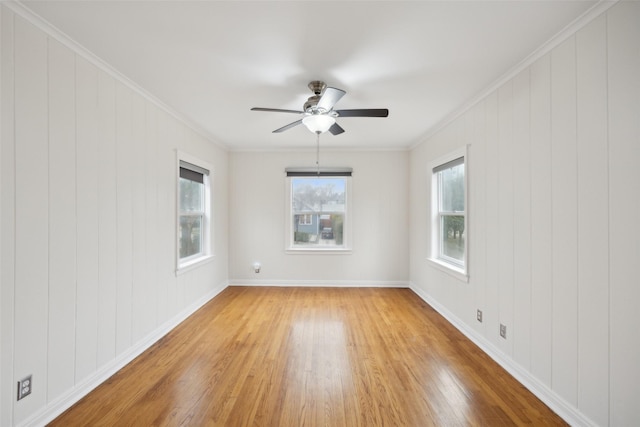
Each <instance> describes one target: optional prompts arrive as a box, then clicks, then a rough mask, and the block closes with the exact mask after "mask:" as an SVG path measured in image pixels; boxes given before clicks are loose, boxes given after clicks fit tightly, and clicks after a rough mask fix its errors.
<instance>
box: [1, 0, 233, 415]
mask: <svg viewBox="0 0 640 427" xmlns="http://www.w3.org/2000/svg"><path fill="white" fill-rule="evenodd" d="M0 10H1V13H2V16H1V19H2V27H1V36H2V58H1V60H2V63H1V65H2V66H1V73H2V86H1V91H2V92H1V93H2V120H1V123H2V134H1V136H2V140H1V147H0V148H1V156H0V159H1V161H2V168H1V171H2V172H1V181H0V183H1V185H2V205H1V209H0V212H1V217H0V218H1V221H2V222H1V229H0V230H1V233H2V247H1V250H2V251H1V267H2V273H1V276H0V279H1V300H0V303H1V304H2V306H1V309H2V319H1V320H2V321H1V327H2V347H1V349H2V358H1V359H0V360H1V365H0V372H1V373H2V376H1V381H2V382H1V383H0V389H1V401H0V409H1V411H0V412H1V415H0V425H3V426H8V425H17V424H20V423H23V422H27V423H29V422H34V423H36V424H38V423H41V422H43V421H46V419H47V417H50V416H51V414H54V413H55V412H56V411H59V410H60V409H61V408H64V406H65V405H68V404H69V403H70V402H72V401H73V400H74V399H77V398H78V397H80V396H81V395H82V394H84V393H85V392H86V391H88V389H90V388H91V387H93V386H95V385H96V384H97V383H99V382H100V381H101V380H104V379H105V378H106V377H107V376H108V375H110V374H111V373H112V372H113V371H114V370H115V369H117V368H118V367H120V366H122V364H123V363H125V362H126V361H128V360H130V359H131V358H132V357H133V356H135V355H136V354H137V353H139V352H140V351H142V350H143V349H144V348H146V347H147V346H148V345H150V344H151V343H152V342H153V341H155V340H156V339H157V338H159V337H160V336H161V335H162V334H164V333H165V332H166V331H167V330H168V329H170V328H171V327H172V326H173V325H175V324H176V323H177V322H179V321H180V320H181V319H183V318H184V317H185V316H186V315H187V314H189V313H190V312H191V311H192V310H194V309H195V308H196V307H198V306H199V305H200V304H202V303H203V302H204V301H206V300H207V299H209V298H211V297H212V296H213V295H215V293H216V292H218V291H219V290H221V289H223V288H224V287H225V286H226V283H227V277H228V270H227V266H228V257H227V246H228V245H227V241H228V240H227V239H228V235H227V227H226V224H227V222H228V214H227V206H228V201H227V190H228V180H227V174H228V171H227V167H228V154H227V153H226V151H225V150H223V149H220V148H219V147H217V146H216V145H215V144H214V143H212V142H211V141H208V140H206V139H205V138H203V137H202V136H200V135H198V134H197V133H196V132H194V131H193V130H191V129H190V128H189V127H187V126H186V125H185V124H183V123H182V122H180V121H179V120H177V119H176V118H174V117H173V116H172V115H170V114H169V113H167V112H166V111H165V110H164V109H162V108H160V107H159V106H158V105H157V104H155V103H154V102H152V101H150V100H149V99H148V98H147V97H145V96H142V94H141V93H140V92H138V91H136V90H135V89H132V87H131V86H130V85H128V84H125V83H123V82H122V81H120V80H118V79H116V78H114V77H113V75H112V74H110V73H108V72H107V71H105V70H103V69H102V68H100V67H98V66H96V65H94V64H93V63H92V62H91V61H89V60H88V59H85V58H88V57H85V56H84V55H81V54H79V53H76V52H74V51H72V50H71V49H70V48H68V47H66V46H65V45H63V44H62V43H61V42H60V41H58V40H56V38H54V37H52V36H50V35H47V34H46V33H45V32H44V31H42V30H40V29H39V28H37V27H36V26H34V25H33V24H31V23H30V22H28V21H27V20H26V19H25V18H23V17H21V16H19V15H17V14H15V13H14V12H12V11H10V10H9V9H7V8H6V7H5V6H2V7H0ZM176 150H181V151H184V152H187V153H190V154H192V155H194V156H198V157H200V158H202V159H203V160H204V161H206V162H208V163H210V164H212V165H214V168H213V169H214V170H213V183H214V184H213V216H214V226H213V227H212V228H213V229H212V236H213V248H214V251H215V255H216V256H215V258H214V260H213V262H212V263H210V264H207V265H205V266H203V267H200V268H198V269H196V270H193V271H191V272H189V273H186V274H184V275H181V276H179V277H176V275H175V247H176V238H175V235H176V234H175V233H176V232H175V230H176V226H175V221H176V207H175V200H176V178H175V177H176ZM29 374H32V375H33V393H32V395H30V396H28V397H27V398H25V399H23V400H21V401H20V402H16V398H15V393H16V390H15V384H16V381H18V380H19V379H21V378H23V377H24V376H26V375H29Z"/></svg>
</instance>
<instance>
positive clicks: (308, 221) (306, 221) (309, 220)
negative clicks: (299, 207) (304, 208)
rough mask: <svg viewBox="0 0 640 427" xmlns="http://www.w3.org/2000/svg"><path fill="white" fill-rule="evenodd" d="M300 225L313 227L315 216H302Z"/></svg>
mask: <svg viewBox="0 0 640 427" xmlns="http://www.w3.org/2000/svg"><path fill="white" fill-rule="evenodd" d="M300 225H313V215H311V214H302V215H300Z"/></svg>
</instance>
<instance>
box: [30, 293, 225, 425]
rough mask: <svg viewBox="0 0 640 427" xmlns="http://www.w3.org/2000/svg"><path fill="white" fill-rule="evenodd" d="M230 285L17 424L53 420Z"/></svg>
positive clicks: (181, 314)
mask: <svg viewBox="0 0 640 427" xmlns="http://www.w3.org/2000/svg"><path fill="white" fill-rule="evenodd" d="M228 286H229V284H228V282H223V283H220V284H219V285H218V286H217V287H215V288H214V289H212V290H211V291H209V292H207V293H206V294H205V295H204V296H202V297H201V298H200V299H198V300H196V301H194V302H193V303H192V304H191V305H189V306H188V307H186V308H185V309H184V310H182V311H181V312H180V313H178V314H177V315H176V316H174V317H173V318H172V319H169V320H168V321H166V322H165V323H164V324H162V325H160V326H159V327H158V328H157V329H156V330H155V331H153V332H151V333H149V334H148V335H147V336H145V337H144V338H142V339H141V340H140V341H138V343H137V344H135V345H133V346H132V347H129V349H128V350H127V351H126V352H124V353H122V354H120V355H119V356H118V357H117V358H115V359H114V360H113V361H111V362H110V363H107V364H106V365H104V366H103V367H102V368H100V369H99V370H97V371H96V372H94V373H93V375H91V376H89V377H88V378H86V379H85V380H83V381H81V382H80V383H78V384H76V385H75V386H74V387H73V388H72V389H70V390H69V391H68V392H66V393H64V394H63V395H61V396H60V397H58V398H57V399H55V400H53V401H51V402H50V403H49V404H47V405H46V406H45V407H43V408H42V409H41V410H39V411H38V412H36V413H35V414H33V415H32V416H30V417H29V418H27V419H26V420H24V421H23V422H21V423H20V424H18V426H20V427H22V426H34V427H35V426H42V425H46V424H47V423H49V422H51V421H53V420H54V419H55V418H56V417H57V416H58V415H60V414H62V413H63V412H64V411H66V410H67V409H68V408H70V407H71V406H72V405H73V404H75V403H76V402H78V401H79V400H80V399H82V398H83V397H84V396H86V395H87V394H88V393H89V392H91V391H92V390H93V389H95V388H96V387H98V386H99V385H100V384H102V383H103V382H104V381H106V380H107V379H108V378H109V377H111V376H112V375H113V374H115V373H116V372H118V371H119V370H120V369H122V368H124V367H125V366H126V365H127V364H128V363H129V362H131V361H132V360H133V359H135V358H136V357H138V356H139V355H141V354H142V353H144V352H145V351H146V350H147V349H149V348H150V347H151V346H152V345H153V344H155V343H156V342H158V340H160V338H162V337H164V336H165V335H166V334H168V333H169V332H171V331H172V330H173V329H174V328H176V327H177V326H178V325H180V324H181V323H182V322H184V321H185V320H186V319H187V318H188V317H189V316H191V315H192V314H193V313H195V312H196V311H197V310H199V309H200V308H201V307H202V306H204V305H205V304H206V303H208V302H209V301H211V300H212V299H213V298H214V297H215V296H216V295H218V294H219V293H220V292H222V291H223V290H225V289H226V288H227V287H228Z"/></svg>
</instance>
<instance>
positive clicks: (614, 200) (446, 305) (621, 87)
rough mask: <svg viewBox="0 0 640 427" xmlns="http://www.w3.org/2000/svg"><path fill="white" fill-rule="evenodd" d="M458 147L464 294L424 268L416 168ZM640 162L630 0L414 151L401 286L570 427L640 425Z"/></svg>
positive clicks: (639, 14) (420, 173) (421, 194)
mask: <svg viewBox="0 0 640 427" xmlns="http://www.w3.org/2000/svg"><path fill="white" fill-rule="evenodd" d="M465 144H469V156H468V174H469V206H468V212H469V213H468V215H469V221H470V226H469V265H470V267H469V271H470V281H469V283H468V284H467V283H462V282H459V281H457V280H456V279H454V278H452V277H450V276H448V275H446V274H444V273H442V272H440V271H439V270H436V269H434V268H432V267H430V265H429V264H428V262H427V260H426V259H427V257H428V253H427V250H428V247H429V245H428V239H429V236H430V230H429V229H428V223H429V222H428V218H429V205H428V203H429V200H430V196H429V191H430V189H429V186H428V184H429V176H428V174H429V171H428V170H427V165H428V164H429V162H430V161H431V160H432V159H435V158H437V157H439V156H441V155H443V154H446V153H447V152H449V151H452V150H453V149H456V148H458V147H460V146H463V145H465ZM639 163H640V2H620V3H618V4H617V5H615V6H613V7H612V8H611V9H609V10H608V11H607V12H605V13H604V14H602V15H600V16H599V17H597V18H595V19H594V20H593V21H592V22H590V23H589V24H587V25H586V26H584V27H583V28H581V29H580V30H579V31H577V32H576V33H575V34H573V35H572V36H570V37H568V38H567V39H566V40H565V41H564V42H562V43H561V44H560V45H558V46H557V47H555V48H554V49H552V50H551V51H550V52H549V53H548V54H546V55H544V56H543V57H541V58H540V59H539V60H537V61H535V62H534V63H533V64H532V65H530V66H529V67H527V68H526V69H525V70H524V71H522V72H520V73H519V74H518V75H517V76H515V77H514V78H513V79H511V80H509V81H508V82H506V83H505V84H503V85H502V86H501V87H500V88H499V89H497V90H496V91H495V92H493V93H491V94H489V95H488V96H487V97H485V98H484V99H483V100H482V101H480V102H479V103H477V104H476V105H475V106H473V107H472V108H470V109H469V110H468V111H467V112H466V113H464V114H463V115H461V116H460V117H459V118H458V119H456V120H454V121H453V122H452V123H450V124H449V125H448V126H447V127H446V128H445V129H443V130H442V131H441V132H439V133H438V134H436V135H435V136H433V137H431V138H430V139H429V140H427V141H425V142H424V143H423V144H421V145H419V146H418V147H416V148H415V149H414V150H413V151H412V153H411V179H410V181H411V195H410V200H411V208H410V212H411V230H412V232H411V234H410V235H411V281H412V286H413V287H414V289H415V290H416V292H418V293H419V294H420V295H422V296H423V297H424V298H425V299H427V300H429V301H432V302H433V303H434V305H436V307H438V308H439V309H440V310H441V311H442V312H443V313H445V314H446V315H447V316H448V317H450V318H451V319H452V320H453V321H454V323H456V324H457V325H458V326H459V327H460V328H461V329H463V330H464V331H465V332H466V333H467V334H468V335H470V336H471V337H473V338H474V339H475V340H476V341H477V342H479V343H480V344H482V345H483V346H484V347H485V348H487V349H489V351H491V352H492V353H493V354H494V355H496V356H497V358H499V359H501V360H502V362H503V364H505V365H507V366H508V367H509V368H510V369H511V370H512V372H515V373H517V374H519V376H520V377H521V378H525V379H526V380H527V383H528V385H529V386H532V387H533V388H535V389H536V390H537V391H538V392H539V394H540V395H543V396H544V397H545V398H546V399H547V401H548V402H551V403H553V404H554V405H555V407H554V408H555V409H556V410H558V411H560V412H561V413H562V415H563V416H565V417H567V418H568V419H570V420H571V421H573V422H575V423H576V424H595V425H601V426H606V425H611V426H630V425H640V406H639V405H638V402H640V363H638V361H640V340H639V339H638V331H639V330H640V314H638V313H639V312H638V310H637V308H636V307H635V306H636V305H637V303H638V301H640V286H638V283H639V281H638V279H637V273H636V271H635V270H636V269H637V267H638V261H640V222H638V221H637V219H636V218H635V215H634V213H635V212H638V210H640V167H638V164H639ZM476 309H481V310H483V312H484V313H483V314H484V322H483V323H479V322H477V321H476V319H475V315H476ZM500 323H503V324H505V325H507V339H506V340H505V339H502V338H500V336H499V324H500Z"/></svg>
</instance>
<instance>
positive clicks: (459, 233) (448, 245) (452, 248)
mask: <svg viewBox="0 0 640 427" xmlns="http://www.w3.org/2000/svg"><path fill="white" fill-rule="evenodd" d="M440 226H441V234H440V235H441V236H442V242H441V243H442V244H441V249H440V251H441V255H444V256H446V257H449V258H453V259H456V260H458V261H460V262H464V239H465V234H464V216H462V215H444V216H442V217H441V220H440Z"/></svg>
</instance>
